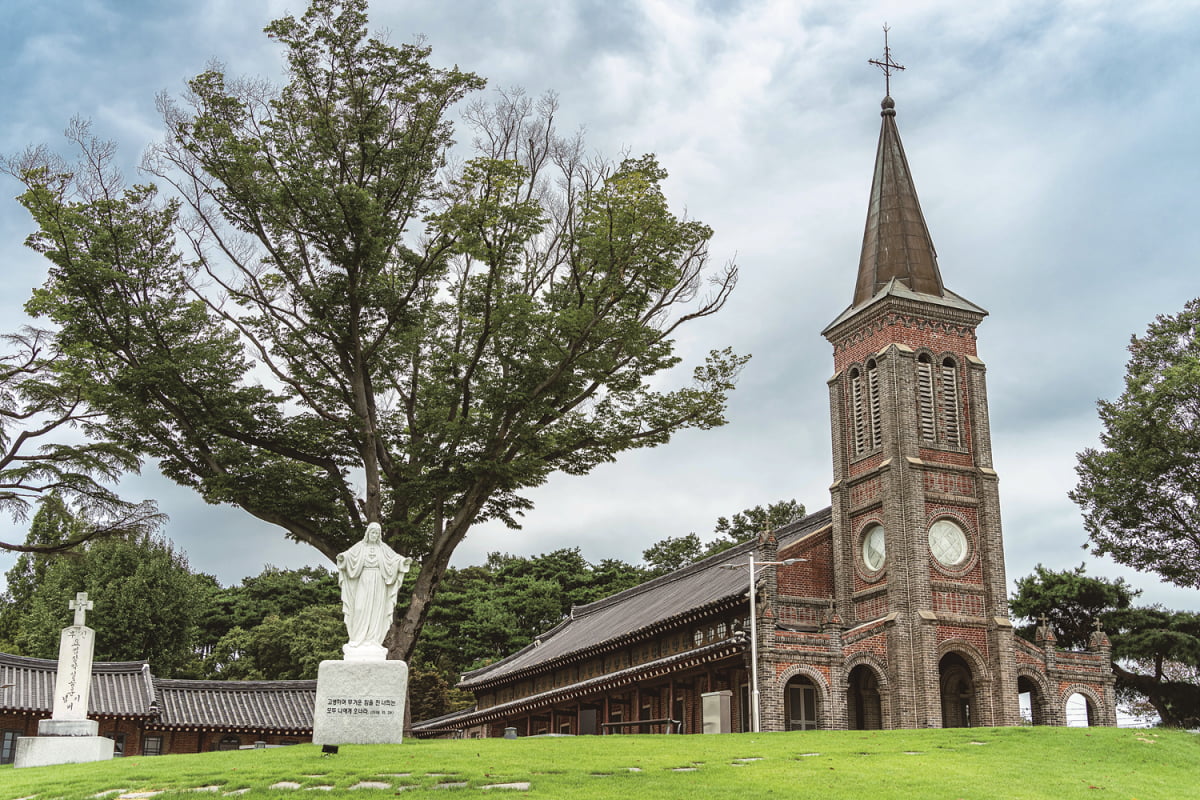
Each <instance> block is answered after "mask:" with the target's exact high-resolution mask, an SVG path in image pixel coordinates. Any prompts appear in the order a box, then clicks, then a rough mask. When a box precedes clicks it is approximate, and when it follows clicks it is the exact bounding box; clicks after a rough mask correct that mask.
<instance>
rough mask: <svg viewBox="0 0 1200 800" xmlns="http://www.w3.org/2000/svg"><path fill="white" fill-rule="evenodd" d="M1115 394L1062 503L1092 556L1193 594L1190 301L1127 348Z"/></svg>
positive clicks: (1198, 487) (1198, 383)
mask: <svg viewBox="0 0 1200 800" xmlns="http://www.w3.org/2000/svg"><path fill="white" fill-rule="evenodd" d="M1129 353H1130V356H1129V363H1128V365H1127V367H1126V372H1125V391H1124V392H1122V393H1121V396H1120V397H1119V398H1117V399H1116V400H1115V401H1111V402H1110V401H1107V400H1101V401H1100V402H1099V403H1098V406H1099V409H1100V421H1101V422H1102V423H1103V425H1104V430H1103V432H1102V433H1101V434H1100V447H1099V448H1098V449H1088V450H1084V451H1083V452H1082V453H1080V454H1079V465H1078V466H1077V467H1076V472H1077V473H1078V474H1079V483H1078V485H1077V486H1076V487H1075V489H1074V491H1072V492H1071V499H1072V500H1074V501H1075V502H1076V503H1078V504H1079V506H1080V508H1081V509H1083V515H1084V525H1085V526H1086V527H1087V532H1088V536H1089V537H1090V539H1091V545H1092V552H1093V553H1095V554H1097V555H1108V556H1111V557H1112V558H1113V560H1114V561H1116V562H1117V563H1119V564H1125V565H1127V566H1130V567H1133V568H1134V569H1137V570H1145V571H1151V572H1156V573H1158V574H1159V575H1161V576H1162V577H1163V578H1165V579H1166V580H1168V581H1171V582H1172V583H1175V584H1177V585H1179V586H1189V587H1192V588H1200V469H1197V465H1198V464H1200V299H1197V300H1191V301H1189V302H1188V304H1187V305H1186V306H1185V307H1184V309H1183V310H1182V311H1180V312H1179V313H1178V314H1175V315H1173V316H1166V315H1163V316H1159V317H1158V318H1157V319H1155V321H1154V322H1153V323H1152V324H1151V325H1150V326H1149V328H1148V329H1147V330H1146V334H1145V336H1142V337H1134V338H1133V340H1132V342H1131V343H1130V345H1129Z"/></svg>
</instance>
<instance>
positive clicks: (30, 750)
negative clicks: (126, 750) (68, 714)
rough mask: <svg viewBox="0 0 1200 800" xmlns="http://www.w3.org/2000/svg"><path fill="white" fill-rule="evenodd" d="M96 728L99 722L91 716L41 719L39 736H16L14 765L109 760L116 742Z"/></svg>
mask: <svg viewBox="0 0 1200 800" xmlns="http://www.w3.org/2000/svg"><path fill="white" fill-rule="evenodd" d="M97 730H99V723H97V722H96V721H95V720H91V719H43V720H38V735H37V736H21V737H18V738H17V750H16V754H15V758H14V759H13V767H16V768H20V767H49V766H53V765H55V764H83V763H85V762H88V761H108V760H110V759H112V757H113V747H114V742H113V740H112V739H109V738H108V737H106V736H97V735H96V731H97Z"/></svg>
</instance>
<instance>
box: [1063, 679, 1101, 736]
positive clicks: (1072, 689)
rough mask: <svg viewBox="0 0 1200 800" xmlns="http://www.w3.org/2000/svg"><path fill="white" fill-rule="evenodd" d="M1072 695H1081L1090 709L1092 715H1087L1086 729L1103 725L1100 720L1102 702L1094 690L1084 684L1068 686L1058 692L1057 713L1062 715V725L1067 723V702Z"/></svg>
mask: <svg viewBox="0 0 1200 800" xmlns="http://www.w3.org/2000/svg"><path fill="white" fill-rule="evenodd" d="M1074 694H1081V695H1083V697H1084V699H1085V700H1087V702H1088V703H1089V705H1090V707H1091V712H1092V713H1091V714H1089V715H1088V727H1091V726H1093V725H1101V724H1103V723H1102V722H1101V720H1102V719H1103V715H1104V702H1103V701H1102V700H1101V699H1100V695H1098V694H1096V690H1095V689H1093V688H1092V687H1091V686H1088V685H1087V684H1085V683H1072V684H1069V685H1068V686H1067V688H1065V689H1063V690H1062V691H1061V692H1059V695H1058V713H1059V714H1061V715H1062V720H1063V724H1064V725H1065V724H1066V723H1067V701H1068V700H1070V699H1071V695H1074Z"/></svg>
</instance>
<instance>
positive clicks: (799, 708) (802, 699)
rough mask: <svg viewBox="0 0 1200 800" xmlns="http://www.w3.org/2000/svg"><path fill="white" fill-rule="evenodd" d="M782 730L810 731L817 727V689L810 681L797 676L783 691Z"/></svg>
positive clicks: (818, 716)
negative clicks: (783, 716) (783, 715)
mask: <svg viewBox="0 0 1200 800" xmlns="http://www.w3.org/2000/svg"><path fill="white" fill-rule="evenodd" d="M783 694H784V703H785V706H786V707H785V709H784V713H786V714H787V719H785V720H784V728H785V729H786V730H789V731H811V730H816V729H817V727H818V720H819V719H820V715H819V710H818V708H817V687H816V685H814V684H813V682H812V680H811V679H809V678H807V677H805V676H803V675H798V676H796V677H795V678H792V679H791V680H790V681H788V683H787V687H786V688H785V689H784V693H783Z"/></svg>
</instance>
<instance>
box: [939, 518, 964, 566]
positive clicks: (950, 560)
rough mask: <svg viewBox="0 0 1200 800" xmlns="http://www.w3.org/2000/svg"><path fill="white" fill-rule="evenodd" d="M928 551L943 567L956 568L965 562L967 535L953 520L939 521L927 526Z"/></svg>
mask: <svg viewBox="0 0 1200 800" xmlns="http://www.w3.org/2000/svg"><path fill="white" fill-rule="evenodd" d="M929 551H930V552H931V553H933V557H934V558H936V559H937V560H938V563H939V564H941V565H942V566H944V567H957V566H958V565H960V564H962V563H963V562H964V561H966V560H967V556H968V555H970V548H969V546H968V545H967V535H966V534H965V533H963V529H962V528H961V527H959V525H958V523H956V522H954V521H953V520H948V519H939V520H938V521H937V522H935V523H933V524H932V525H930V526H929Z"/></svg>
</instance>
